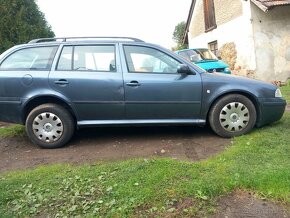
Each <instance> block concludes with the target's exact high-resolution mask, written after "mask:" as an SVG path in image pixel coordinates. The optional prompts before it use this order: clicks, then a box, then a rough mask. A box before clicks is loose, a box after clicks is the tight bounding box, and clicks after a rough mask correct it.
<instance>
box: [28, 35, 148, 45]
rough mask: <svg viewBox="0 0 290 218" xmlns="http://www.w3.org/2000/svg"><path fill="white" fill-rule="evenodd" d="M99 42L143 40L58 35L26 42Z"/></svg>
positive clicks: (136, 40)
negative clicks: (57, 36) (58, 36)
mask: <svg viewBox="0 0 290 218" xmlns="http://www.w3.org/2000/svg"><path fill="white" fill-rule="evenodd" d="M87 41H93V42H100V41H106V42H107V41H111V42H120V41H126V42H127V41H132V42H144V41H143V40H141V39H137V38H133V37H123V36H122V37H119V36H92V37H87V36H86V37H60V38H39V39H33V40H31V41H30V42H28V44H32V43H49V42H60V43H64V42H74V43H75V42H87Z"/></svg>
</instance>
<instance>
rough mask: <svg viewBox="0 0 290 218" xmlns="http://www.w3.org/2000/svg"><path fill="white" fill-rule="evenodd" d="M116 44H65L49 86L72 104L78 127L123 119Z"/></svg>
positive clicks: (120, 73) (120, 76)
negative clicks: (98, 121) (96, 122)
mask: <svg viewBox="0 0 290 218" xmlns="http://www.w3.org/2000/svg"><path fill="white" fill-rule="evenodd" d="M117 50H118V48H117V47H116V45H115V44H106V43H103V44H83V45H82V44H81V45H64V46H63V47H62V49H61V53H60V57H59V59H58V61H57V63H56V64H55V70H53V71H51V73H50V75H49V83H50V86H51V87H52V88H53V89H55V90H57V91H58V92H59V93H61V94H63V95H64V96H66V97H67V98H68V99H70V101H71V102H72V103H73V105H74V107H75V108H76V111H77V114H78V120H79V122H78V123H79V124H95V121H96V120H117V119H122V118H124V90H123V78H122V72H121V69H120V63H119V62H120V61H119V55H118V54H119V53H118V52H117Z"/></svg>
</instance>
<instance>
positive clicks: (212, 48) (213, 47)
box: [208, 41, 219, 56]
mask: <svg viewBox="0 0 290 218" xmlns="http://www.w3.org/2000/svg"><path fill="white" fill-rule="evenodd" d="M208 49H209V50H210V51H211V52H212V53H214V54H215V56H219V55H218V43H217V41H213V42H210V43H208Z"/></svg>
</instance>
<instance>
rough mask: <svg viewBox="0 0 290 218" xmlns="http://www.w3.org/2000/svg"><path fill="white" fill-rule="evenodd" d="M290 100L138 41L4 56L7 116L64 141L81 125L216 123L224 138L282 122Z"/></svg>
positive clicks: (37, 139)
mask: <svg viewBox="0 0 290 218" xmlns="http://www.w3.org/2000/svg"><path fill="white" fill-rule="evenodd" d="M285 105H286V101H285V100H284V99H283V98H282V96H281V92H280V90H279V89H278V88H277V87H276V86H274V85H272V84H268V83H265V82H261V81H256V80H251V79H247V78H242V77H237V76H228V75H225V74H211V73H207V72H206V71H204V70H202V69H201V68H199V67H198V66H196V65H194V64H192V63H190V62H188V61H187V60H185V59H183V58H182V57H180V56H178V55H177V54H174V53H173V52H171V51H169V50H167V49H164V48H162V47H160V46H157V45H153V44H149V43H145V42H143V41H142V40H139V39H135V38H122V37H92V38H84V37H82V38H48V39H36V40H32V41H31V42H29V43H27V44H23V45H17V46H15V47H13V48H11V49H9V50H7V51H6V52H4V53H3V54H2V55H1V56H0V120H1V121H4V122H11V123H19V124H23V125H25V126H26V132H27V135H28V137H29V138H30V139H31V141H32V142H34V143H36V144H38V145H39V146H41V147H44V148H57V147H61V146H64V145H65V144H66V143H67V142H68V141H69V140H70V139H71V137H72V136H73V133H74V131H75V130H76V129H77V128H80V127H87V126H108V125H118V126H120V125H170V124H174V125H179V124H195V125H205V124H206V123H209V124H210V126H211V128H212V129H213V131H214V132H215V133H216V134H218V135H220V136H222V137H234V136H239V135H242V134H246V133H248V132H249V131H250V130H251V129H252V128H253V127H254V126H257V127H260V126H262V125H265V124H268V123H271V122H274V121H277V120H279V119H280V118H281V117H282V115H283V113H284V110H285Z"/></svg>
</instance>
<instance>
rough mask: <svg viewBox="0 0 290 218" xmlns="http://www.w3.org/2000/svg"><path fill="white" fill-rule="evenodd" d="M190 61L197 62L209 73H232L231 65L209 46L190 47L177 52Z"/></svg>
mask: <svg viewBox="0 0 290 218" xmlns="http://www.w3.org/2000/svg"><path fill="white" fill-rule="evenodd" d="M175 53H176V54H178V55H180V56H181V57H183V58H185V59H187V60H188V61H190V62H192V63H194V64H196V65H197V66H199V67H201V68H202V69H204V70H206V71H208V72H209V73H215V72H217V73H226V74H231V71H230V69H229V65H228V64H226V63H225V62H223V61H222V60H219V59H218V58H217V57H216V56H215V55H214V54H213V53H212V52H211V51H210V50H208V49H207V48H190V49H183V50H178V51H176V52H175Z"/></svg>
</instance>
